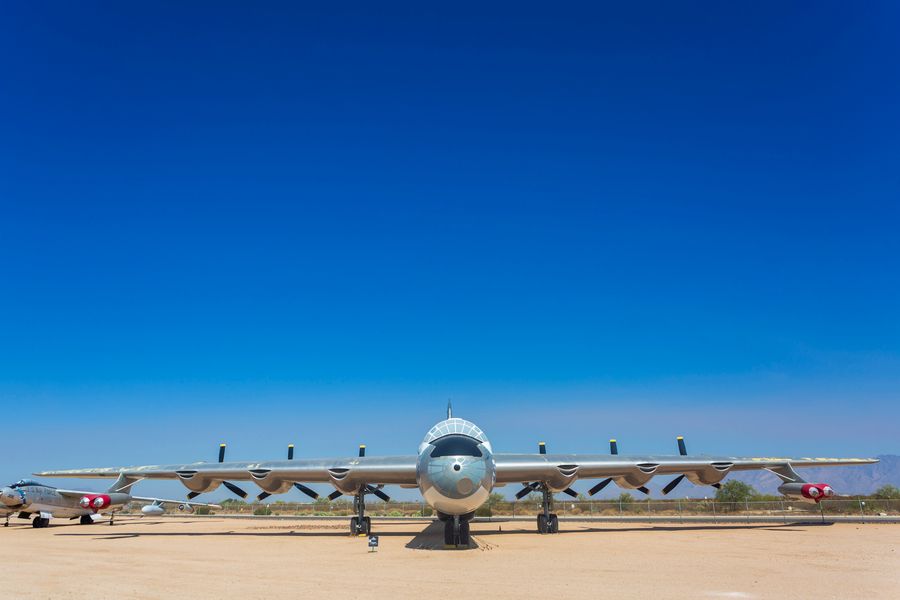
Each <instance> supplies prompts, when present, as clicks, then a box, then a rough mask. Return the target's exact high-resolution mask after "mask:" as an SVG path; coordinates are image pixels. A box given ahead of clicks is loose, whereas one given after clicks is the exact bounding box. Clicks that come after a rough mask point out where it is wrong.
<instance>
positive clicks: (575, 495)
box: [563, 488, 578, 498]
mask: <svg viewBox="0 0 900 600" xmlns="http://www.w3.org/2000/svg"><path fill="white" fill-rule="evenodd" d="M563 493H564V494H568V495H570V496H572V497H573V498H577V497H578V492H576V491H575V490H573V489H572V488H566V489H564V490H563Z"/></svg>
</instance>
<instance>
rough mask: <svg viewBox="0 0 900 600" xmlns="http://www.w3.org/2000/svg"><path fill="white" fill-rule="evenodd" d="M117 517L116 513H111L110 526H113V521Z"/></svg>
mask: <svg viewBox="0 0 900 600" xmlns="http://www.w3.org/2000/svg"><path fill="white" fill-rule="evenodd" d="M115 518H116V513H114V512H111V513H109V525H110V527H112V524H113V521H114V520H115Z"/></svg>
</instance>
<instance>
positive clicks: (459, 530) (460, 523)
mask: <svg viewBox="0 0 900 600" xmlns="http://www.w3.org/2000/svg"><path fill="white" fill-rule="evenodd" d="M473 516H474V513H469V514H467V515H452V516H451V515H444V514H438V518H439V519H440V520H441V521H443V522H444V546H453V547H456V548H468V547H469V544H470V542H471V536H470V535H469V521H470V520H471V518H472V517H473Z"/></svg>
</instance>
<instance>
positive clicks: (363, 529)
mask: <svg viewBox="0 0 900 600" xmlns="http://www.w3.org/2000/svg"><path fill="white" fill-rule="evenodd" d="M353 510H355V511H356V516H355V517H353V518H352V519H350V535H369V534H370V533H372V518H371V517H367V516H366V492H365V491H360V492H359V494H357V495H356V496H353Z"/></svg>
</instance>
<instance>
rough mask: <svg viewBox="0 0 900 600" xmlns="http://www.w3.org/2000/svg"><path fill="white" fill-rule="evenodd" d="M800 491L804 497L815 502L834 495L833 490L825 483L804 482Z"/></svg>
mask: <svg viewBox="0 0 900 600" xmlns="http://www.w3.org/2000/svg"><path fill="white" fill-rule="evenodd" d="M802 493H803V497H804V498H809V499H810V500H813V501H815V503H816V504H818V503H819V502H821V501H822V500H825V499H826V498H831V497H832V496H834V490H833V489H832V488H831V486H830V485H828V484H827V483H805V484H803V488H802Z"/></svg>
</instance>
